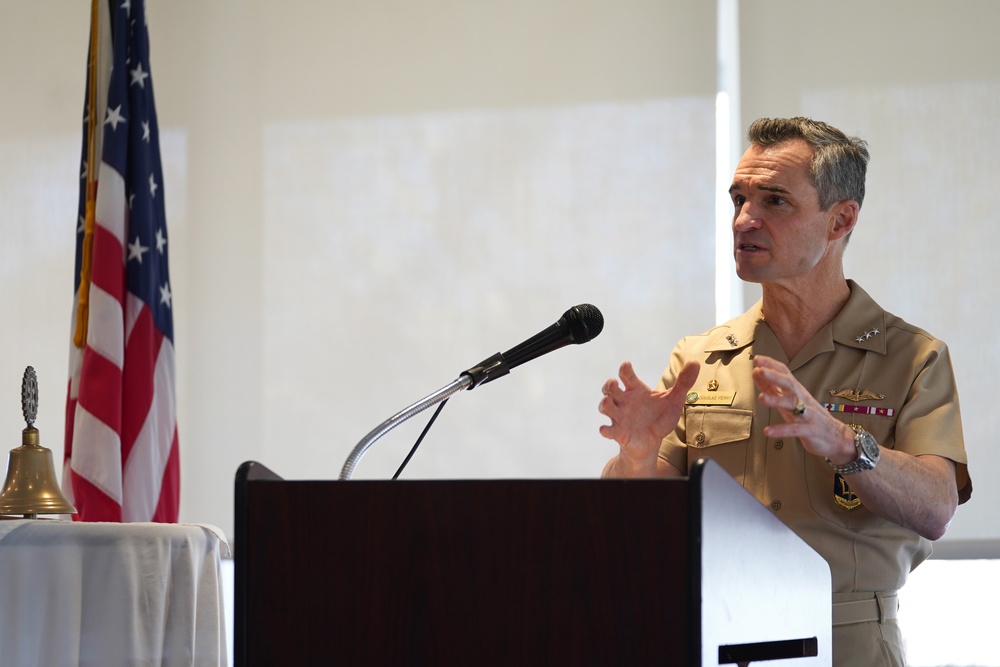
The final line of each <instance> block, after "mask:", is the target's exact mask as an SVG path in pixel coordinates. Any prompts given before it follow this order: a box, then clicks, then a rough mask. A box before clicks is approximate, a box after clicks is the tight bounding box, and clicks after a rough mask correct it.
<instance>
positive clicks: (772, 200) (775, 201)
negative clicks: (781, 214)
mask: <svg viewBox="0 0 1000 667" xmlns="http://www.w3.org/2000/svg"><path fill="white" fill-rule="evenodd" d="M768 201H769V202H770V203H771V205H772V206H781V205H782V204H784V203H785V198H784V197H771V198H770V199H769V200H768Z"/></svg>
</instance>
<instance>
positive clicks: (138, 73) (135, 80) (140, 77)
mask: <svg viewBox="0 0 1000 667" xmlns="http://www.w3.org/2000/svg"><path fill="white" fill-rule="evenodd" d="M129 72H131V73H132V83H131V84H129V85H132V86H134V85H135V84H139V87H140V88H145V87H146V79H148V78H149V72H144V71H143V70H142V63H139V64H138V65H136V66H135V69H133V70H129Z"/></svg>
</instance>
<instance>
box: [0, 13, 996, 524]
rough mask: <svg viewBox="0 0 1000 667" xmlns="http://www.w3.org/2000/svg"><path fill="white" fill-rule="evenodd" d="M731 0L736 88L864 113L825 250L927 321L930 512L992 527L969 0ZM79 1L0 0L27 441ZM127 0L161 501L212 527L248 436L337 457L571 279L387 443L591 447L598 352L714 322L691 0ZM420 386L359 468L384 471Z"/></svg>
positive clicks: (9, 359)
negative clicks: (165, 379) (933, 487)
mask: <svg viewBox="0 0 1000 667" xmlns="http://www.w3.org/2000/svg"><path fill="white" fill-rule="evenodd" d="M540 4H541V5H543V6H539V5H540ZM739 4H740V17H739V18H740V31H739V40H740V51H739V53H740V58H741V63H740V71H741V89H742V103H741V106H740V114H741V116H742V118H743V120H744V121H747V120H749V119H752V118H754V117H757V116H760V115H789V114H798V113H802V114H808V115H814V116H816V117H820V118H824V119H826V120H829V121H831V122H833V123H835V124H838V125H840V126H842V127H843V128H844V129H845V130H847V131H850V132H857V133H860V134H862V135H863V136H865V137H867V138H869V140H870V142H871V148H872V153H873V156H874V157H873V162H872V168H871V178H870V185H869V197H868V200H867V201H866V203H865V207H864V211H863V214H862V225H863V227H862V229H860V230H859V232H858V233H857V234H856V235H855V237H854V240H853V241H852V247H851V249H850V250H849V252H848V258H849V259H848V261H849V268H850V272H851V274H852V275H853V277H855V278H857V279H858V280H859V281H860V282H861V283H862V284H863V285H864V286H865V287H866V288H867V289H868V290H869V291H870V292H871V293H873V294H874V295H875V296H876V297H877V298H880V299H882V300H883V301H884V303H885V305H886V306H887V307H889V309H890V310H894V311H895V312H897V313H898V314H900V315H903V316H904V317H908V318H909V319H911V320H913V321H914V322H916V323H918V324H921V325H923V326H925V328H927V329H929V330H930V331H932V332H933V333H935V334H937V335H939V336H941V337H943V338H945V339H946V340H948V341H949V343H950V344H951V346H952V348H953V353H954V358H955V363H956V371H957V372H958V374H959V381H960V386H961V387H962V388H963V390H964V391H965V393H964V394H963V396H964V398H963V410H964V413H965V419H966V428H967V430H968V434H967V436H968V441H969V449H970V453H971V455H972V457H973V464H974V468H973V473H974V475H975V479H976V481H977V488H976V496H975V498H974V504H972V505H969V506H968V507H967V508H963V510H962V511H960V513H959V516H958V518H957V519H956V522H955V524H954V526H953V529H952V532H951V533H950V535H949V538H950V539H954V540H958V539H962V540H968V539H984V538H992V539H997V538H998V537H1000V536H998V535H997V528H996V522H995V521H994V520H993V519H992V518H991V517H992V512H991V511H990V509H991V508H995V507H997V506H998V502H1000V498H998V492H997V491H996V490H995V488H991V487H993V485H991V484H990V480H991V479H992V478H993V477H995V476H996V475H995V473H996V472H997V471H998V470H1000V461H998V455H997V454H996V448H995V447H993V445H992V441H993V440H992V438H993V433H995V432H996V430H997V429H996V423H997V421H996V418H995V417H994V414H995V412H996V411H995V410H993V408H992V400H993V399H992V397H990V396H989V395H987V397H986V398H983V395H982V394H983V392H982V391H981V390H982V389H983V388H984V387H985V388H988V387H991V386H992V381H993V380H994V379H995V378H996V377H998V376H1000V372H998V371H1000V368H998V366H1000V360H998V359H997V355H996V353H995V352H993V351H992V350H993V347H992V346H991V345H990V343H991V342H992V338H993V330H994V329H995V328H996V327H995V324H996V317H997V315H996V308H995V306H994V305H993V304H994V303H995V300H994V298H993V292H992V279H991V275H992V272H993V266H994V265H995V264H996V262H994V261H993V258H992V254H991V253H992V249H993V248H995V247H997V245H998V244H997V243H996V240H997V239H996V238H995V237H996V234H997V233H1000V232H997V231H996V230H997V229H998V225H997V224H995V223H997V222H998V221H997V214H996V212H995V208H994V207H992V206H991V204H992V198H993V189H994V188H995V185H994V181H995V180H996V175H997V174H998V173H1000V165H998V163H997V161H998V158H997V155H1000V152H998V150H997V149H998V148H1000V146H998V145H997V144H998V138H997V133H996V130H995V128H994V127H992V125H991V121H992V119H995V118H997V117H998V111H1000V108H998V106H1000V102H998V99H1000V95H998V89H1000V71H998V70H1000V65H998V64H997V63H1000V58H998V57H997V56H998V55H1000V54H998V52H997V48H998V47H997V46H996V40H995V39H993V38H992V36H991V34H990V32H989V29H990V26H991V25H995V24H996V23H997V20H998V19H1000V5H997V4H996V3H993V2H989V1H980V2H961V3H957V4H955V3H952V4H949V5H947V6H946V5H944V4H942V3H935V2H920V3H914V2H909V1H907V2H903V1H902V0H893V1H891V2H882V3H878V5H877V6H876V7H875V8H871V7H870V4H871V3H867V2H859V1H852V2H847V3H838V4H836V5H835V6H831V5H830V4H829V3H819V2H792V1H780V2H779V1H775V0H744V1H743V2H741V3H739ZM86 5H88V3H85V2H81V1H79V0H77V1H74V2H70V1H69V0H50V1H48V2H44V3H38V2H32V1H29V0H9V1H8V2H4V3H3V4H0V63H3V67H2V68H0V100H2V101H3V103H2V104H0V312H2V313H3V315H4V320H3V321H4V325H3V326H2V327H0V349H3V350H4V353H3V354H2V355H0V397H2V396H3V395H6V396H7V397H8V398H7V399H3V400H0V435H3V434H7V439H8V440H7V441H8V443H9V447H10V448H13V447H15V446H17V445H18V444H19V443H20V435H19V434H20V429H21V428H22V427H23V422H21V419H20V413H19V406H18V399H17V397H18V394H19V389H20V377H21V373H22V372H23V369H24V366H26V365H29V364H31V365H34V366H35V367H36V369H37V370H38V373H39V380H40V384H41V390H42V404H41V408H40V418H39V423H38V426H39V428H40V429H41V432H42V437H43V443H44V444H45V445H46V446H48V447H49V448H51V449H52V450H53V451H54V453H55V455H56V458H57V459H61V455H62V442H61V434H62V427H63V417H62V409H63V407H62V403H63V396H64V393H65V379H66V363H67V354H66V350H67V345H68V339H69V314H70V313H69V308H70V303H71V294H70V290H71V289H72V275H71V272H72V242H73V231H72V230H73V228H74V224H75V220H74V218H75V210H76V188H77V180H76V179H77V177H78V175H79V168H78V167H79V165H78V160H79V145H80V118H81V115H82V114H81V111H82V104H83V88H84V74H85V56H86V40H87V22H88V7H87V6H86ZM148 13H149V20H150V32H151V47H152V73H153V79H154V84H155V91H156V98H157V108H158V113H159V119H160V129H161V137H162V139H161V140H162V143H163V146H162V148H163V154H164V160H165V165H164V166H165V171H166V174H165V184H164V188H165V192H166V196H167V216H168V224H169V225H170V233H171V241H170V242H171V253H172V254H171V258H172V262H173V263H172V266H171V271H172V276H173V282H174V295H175V296H174V303H175V312H176V316H175V324H176V341H175V342H176V348H177V355H178V400H179V420H180V428H181V448H182V466H183V473H182V480H183V489H182V505H181V518H182V520H184V521H206V522H210V523H214V524H217V525H219V526H221V527H223V528H224V529H225V530H226V531H227V532H230V534H231V531H232V480H233V474H234V472H235V470H236V467H237V466H238V465H239V464H240V463H241V462H242V461H245V460H248V459H254V460H258V461H261V462H263V463H264V464H266V465H268V466H269V467H271V468H273V469H274V470H275V471H277V472H279V473H280V474H282V475H284V476H286V477H289V478H315V479H334V478H336V476H337V475H338V474H339V472H340V467H341V465H342V463H343V461H344V459H345V458H346V456H347V455H348V453H349V452H350V450H351V449H352V448H353V446H354V445H355V443H356V442H357V441H358V440H360V439H361V437H362V436H363V435H365V434H366V433H367V432H368V431H369V430H370V429H371V428H373V427H374V426H375V425H377V424H378V423H380V422H381V421H382V420H383V419H385V418H386V417H388V416H389V415H391V414H393V413H395V412H396V411H398V410H399V409H401V408H403V407H405V406H406V405H409V404H410V403H412V402H414V401H416V400H417V399H419V398H422V397H423V396H425V395H427V394H429V393H431V392H432V391H434V390H436V389H438V388H439V387H441V386H443V385H445V384H446V383H448V382H450V381H451V380H453V379H454V378H455V377H456V376H457V374H458V373H459V372H460V371H462V370H464V369H465V368H467V367H469V366H471V365H473V364H474V363H475V362H478V361H479V360H480V359H482V358H484V357H486V356H488V355H490V354H492V353H494V352H497V351H501V350H505V349H507V348H509V347H511V346H512V345H514V344H515V343H517V342H520V341H521V340H523V339H524V338H526V337H528V336H529V335H531V334H533V333H535V332H536V331H538V330H540V329H542V328H544V327H545V326H547V325H548V324H550V323H551V322H553V321H555V320H556V319H557V318H558V317H559V316H560V315H561V314H562V312H563V311H564V310H565V309H566V308H567V307H569V306H571V305H574V304H576V303H581V302H592V303H594V304H596V305H598V306H599V307H600V308H601V309H602V311H603V312H604V314H605V316H606V318H607V326H606V329H605V331H604V333H603V334H602V335H601V337H600V338H598V339H597V340H595V341H593V342H591V343H589V344H588V345H586V346H584V347H580V348H571V349H567V350H561V351H558V352H556V353H553V354H552V355H550V356H548V357H546V358H544V359H540V360H537V361H535V362H534V363H533V364H531V365H528V366H524V367H521V368H519V369H516V370H515V371H514V372H513V373H512V374H511V375H510V376H509V377H507V378H504V379H503V380H501V381H498V382H496V383H494V384H490V385H487V386H485V387H481V388H479V389H477V390H476V391H475V392H471V393H464V394H460V395H458V396H456V397H455V398H453V399H452V401H451V402H449V405H448V406H447V408H446V409H445V411H444V412H443V414H442V416H441V418H440V419H439V421H438V424H437V425H436V426H435V427H434V429H433V430H432V431H431V434H430V435H429V436H428V439H427V440H426V441H425V443H424V444H423V446H422V447H421V451H420V452H418V454H417V455H416V457H415V458H414V460H413V462H412V463H411V464H410V467H409V468H408V470H407V472H406V473H405V474H404V475H405V476H409V477H411V478H414V477H527V476H553V477H580V476H593V475H596V474H597V473H598V471H599V469H600V466H601V465H602V463H603V462H604V461H605V460H606V459H607V457H608V456H610V455H611V453H612V451H613V449H612V446H611V445H610V444H609V443H607V442H606V441H604V440H602V439H601V438H600V436H599V435H598V434H597V428H598V426H599V425H600V424H601V423H603V420H602V418H601V417H600V415H598V414H597V412H596V404H597V400H598V398H599V387H600V383H601V382H602V381H603V380H604V379H605V378H606V377H608V376H610V375H611V374H613V373H614V372H615V369H616V368H617V365H618V363H619V362H620V361H621V360H623V359H626V358H630V359H632V360H633V361H634V362H635V363H636V365H637V367H638V368H639V370H640V373H642V374H643V375H644V376H645V377H646V378H647V379H648V380H649V381H650V382H653V381H655V379H656V377H657V376H658V374H659V372H660V371H661V370H662V368H663V366H664V365H665V364H666V362H667V355H668V353H669V349H670V347H671V346H672V344H673V342H674V341H675V339H676V338H678V337H679V336H681V335H683V334H684V333H687V332H691V331H695V330H701V329H704V328H706V327H707V326H709V325H711V324H712V322H713V320H714V317H715V305H714V303H713V294H714V291H713V287H714V286H713V281H714V266H713V263H714V248H713V243H714V231H713V229H712V225H713V222H712V221H713V218H714V203H715V198H716V195H717V192H716V186H715V182H714V160H715V146H714V142H715V139H714V131H715V130H714V123H715V118H714V105H715V101H714V97H715V91H716V11H715V3H706V2H699V1H697V0H688V1H686V2H660V1H648V2H646V1H643V0H628V1H621V0H616V1H615V2H607V1H599V0H582V1H578V2H574V1H572V0H553V1H550V2H546V3H532V2H526V1H515V2H507V3H500V4H498V3H488V2H449V1H447V0H422V1H421V2H403V1H401V0H395V1H388V0H387V1H384V2H361V1H357V0H337V1H334V2H319V1H316V2H312V1H307V2H303V3H298V4H296V5H294V6H288V5H282V4H281V3H273V2H270V3H269V2H262V1H259V0H251V1H246V0H245V1H241V2H232V1H224V0H212V1H209V2H204V1H194V0H187V1H177V0H170V1H166V0H150V3H149V12H148ZM744 124H745V123H744ZM745 298H746V300H747V301H748V302H749V301H750V300H752V299H755V298H756V293H755V291H754V290H753V289H750V290H747V292H746V295H745ZM4 387H7V389H4ZM427 416H429V415H423V416H418V417H417V418H415V419H414V420H412V421H411V422H410V423H409V424H407V425H405V426H404V427H402V428H400V429H399V430H397V431H396V432H394V433H392V434H390V435H388V436H386V437H385V438H383V440H382V441H380V442H379V443H377V444H376V446H375V447H374V448H373V450H372V451H371V452H370V453H369V454H368V455H367V457H366V458H365V459H364V460H363V461H362V463H361V465H360V466H359V468H358V471H357V473H356V477H359V478H361V477H369V478H387V477H389V476H391V474H392V473H393V472H394V471H395V469H396V466H397V465H398V463H399V462H400V461H401V460H402V458H403V456H404V455H405V452H406V450H407V449H408V448H409V446H410V444H411V443H412V442H413V440H414V439H415V437H416V434H417V433H418V432H419V430H420V428H421V427H422V425H423V423H424V421H425V420H426V418H427ZM304 509H305V508H304Z"/></svg>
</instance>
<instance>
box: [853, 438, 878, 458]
mask: <svg viewBox="0 0 1000 667" xmlns="http://www.w3.org/2000/svg"><path fill="white" fill-rule="evenodd" d="M858 436H859V437H858V447H859V448H860V449H861V452H862V453H863V454H864V455H865V456H866V457H867V458H869V459H871V460H872V461H877V460H878V457H879V454H880V451H879V447H878V443H877V442H876V441H875V436H873V435H872V434H871V433H868V432H867V431H864V432H862V433H859V434H858Z"/></svg>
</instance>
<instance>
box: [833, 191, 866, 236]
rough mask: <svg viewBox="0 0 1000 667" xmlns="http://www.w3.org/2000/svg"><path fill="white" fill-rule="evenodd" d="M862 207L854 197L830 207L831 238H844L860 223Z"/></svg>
mask: <svg viewBox="0 0 1000 667" xmlns="http://www.w3.org/2000/svg"><path fill="white" fill-rule="evenodd" d="M860 210H861V207H860V206H858V202H856V201H854V200H853V199H842V200H841V201H839V202H837V203H836V204H834V205H833V206H831V207H830V240H831V241H835V240H837V239H840V238H844V237H845V236H847V235H848V234H850V233H851V232H852V231H854V226H855V225H856V224H858V212H859V211H860Z"/></svg>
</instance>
